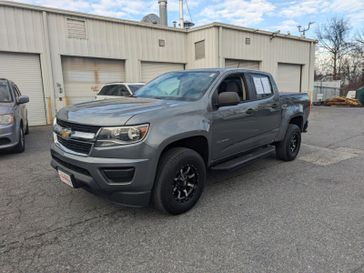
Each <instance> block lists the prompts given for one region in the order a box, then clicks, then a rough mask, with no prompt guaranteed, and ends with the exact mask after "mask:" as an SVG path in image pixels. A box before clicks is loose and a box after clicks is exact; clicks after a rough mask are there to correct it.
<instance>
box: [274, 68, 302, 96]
mask: <svg viewBox="0 0 364 273" xmlns="http://www.w3.org/2000/svg"><path fill="white" fill-rule="evenodd" d="M277 85H278V89H279V91H280V92H300V91H301V88H300V85H301V65H299V64H283V63H279V64H278V73H277Z"/></svg>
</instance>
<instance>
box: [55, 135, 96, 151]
mask: <svg viewBox="0 0 364 273" xmlns="http://www.w3.org/2000/svg"><path fill="white" fill-rule="evenodd" d="M57 140H58V142H59V143H60V144H62V145H63V146H64V147H66V148H67V149H70V150H71V151H74V152H77V153H81V154H89V153H90V150H91V148H92V143H91V142H84V141H78V140H73V139H64V138H62V137H60V136H57Z"/></svg>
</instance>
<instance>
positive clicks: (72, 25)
mask: <svg viewBox="0 0 364 273" xmlns="http://www.w3.org/2000/svg"><path fill="white" fill-rule="evenodd" d="M66 20H67V30H68V38H73V39H86V21H85V20H82V19H74V18H67V19H66Z"/></svg>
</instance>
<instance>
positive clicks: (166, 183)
mask: <svg viewBox="0 0 364 273" xmlns="http://www.w3.org/2000/svg"><path fill="white" fill-rule="evenodd" d="M205 181H206V167H205V163H204V160H203V159H202V157H201V156H200V155H199V154H198V153H197V152H195V151H194V150H191V149H187V148H172V149H171V150H169V151H167V152H166V153H165V154H164V155H163V156H162V158H161V160H160V163H159V167H158V173H157V178H156V182H155V183H156V184H155V187H154V192H153V203H154V206H155V207H156V208H157V209H159V210H160V211H162V212H165V213H169V214H174V215H177V214H181V213H184V212H186V211H188V210H190V209H191V208H192V207H193V206H194V205H195V204H196V203H197V201H198V200H199V199H200V197H201V194H202V192H203V189H204V187H205Z"/></svg>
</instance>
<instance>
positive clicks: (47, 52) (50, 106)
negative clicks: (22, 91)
mask: <svg viewBox="0 0 364 273" xmlns="http://www.w3.org/2000/svg"><path fill="white" fill-rule="evenodd" d="M42 20H43V39H44V41H43V44H44V57H45V60H46V64H47V74H48V75H43V76H46V77H47V78H48V81H49V82H48V86H47V88H49V87H50V88H51V90H50V92H49V93H48V92H47V93H48V94H47V95H49V96H50V97H48V96H47V97H46V99H47V107H46V109H47V110H48V113H47V123H48V124H52V116H54V115H55V113H56V112H57V110H56V101H55V100H56V97H57V96H56V94H55V92H54V91H55V90H54V81H53V80H54V75H53V65H52V55H51V49H50V48H51V47H50V42H49V29H48V15H47V12H46V11H43V12H42ZM52 96H53V101H52Z"/></svg>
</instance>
